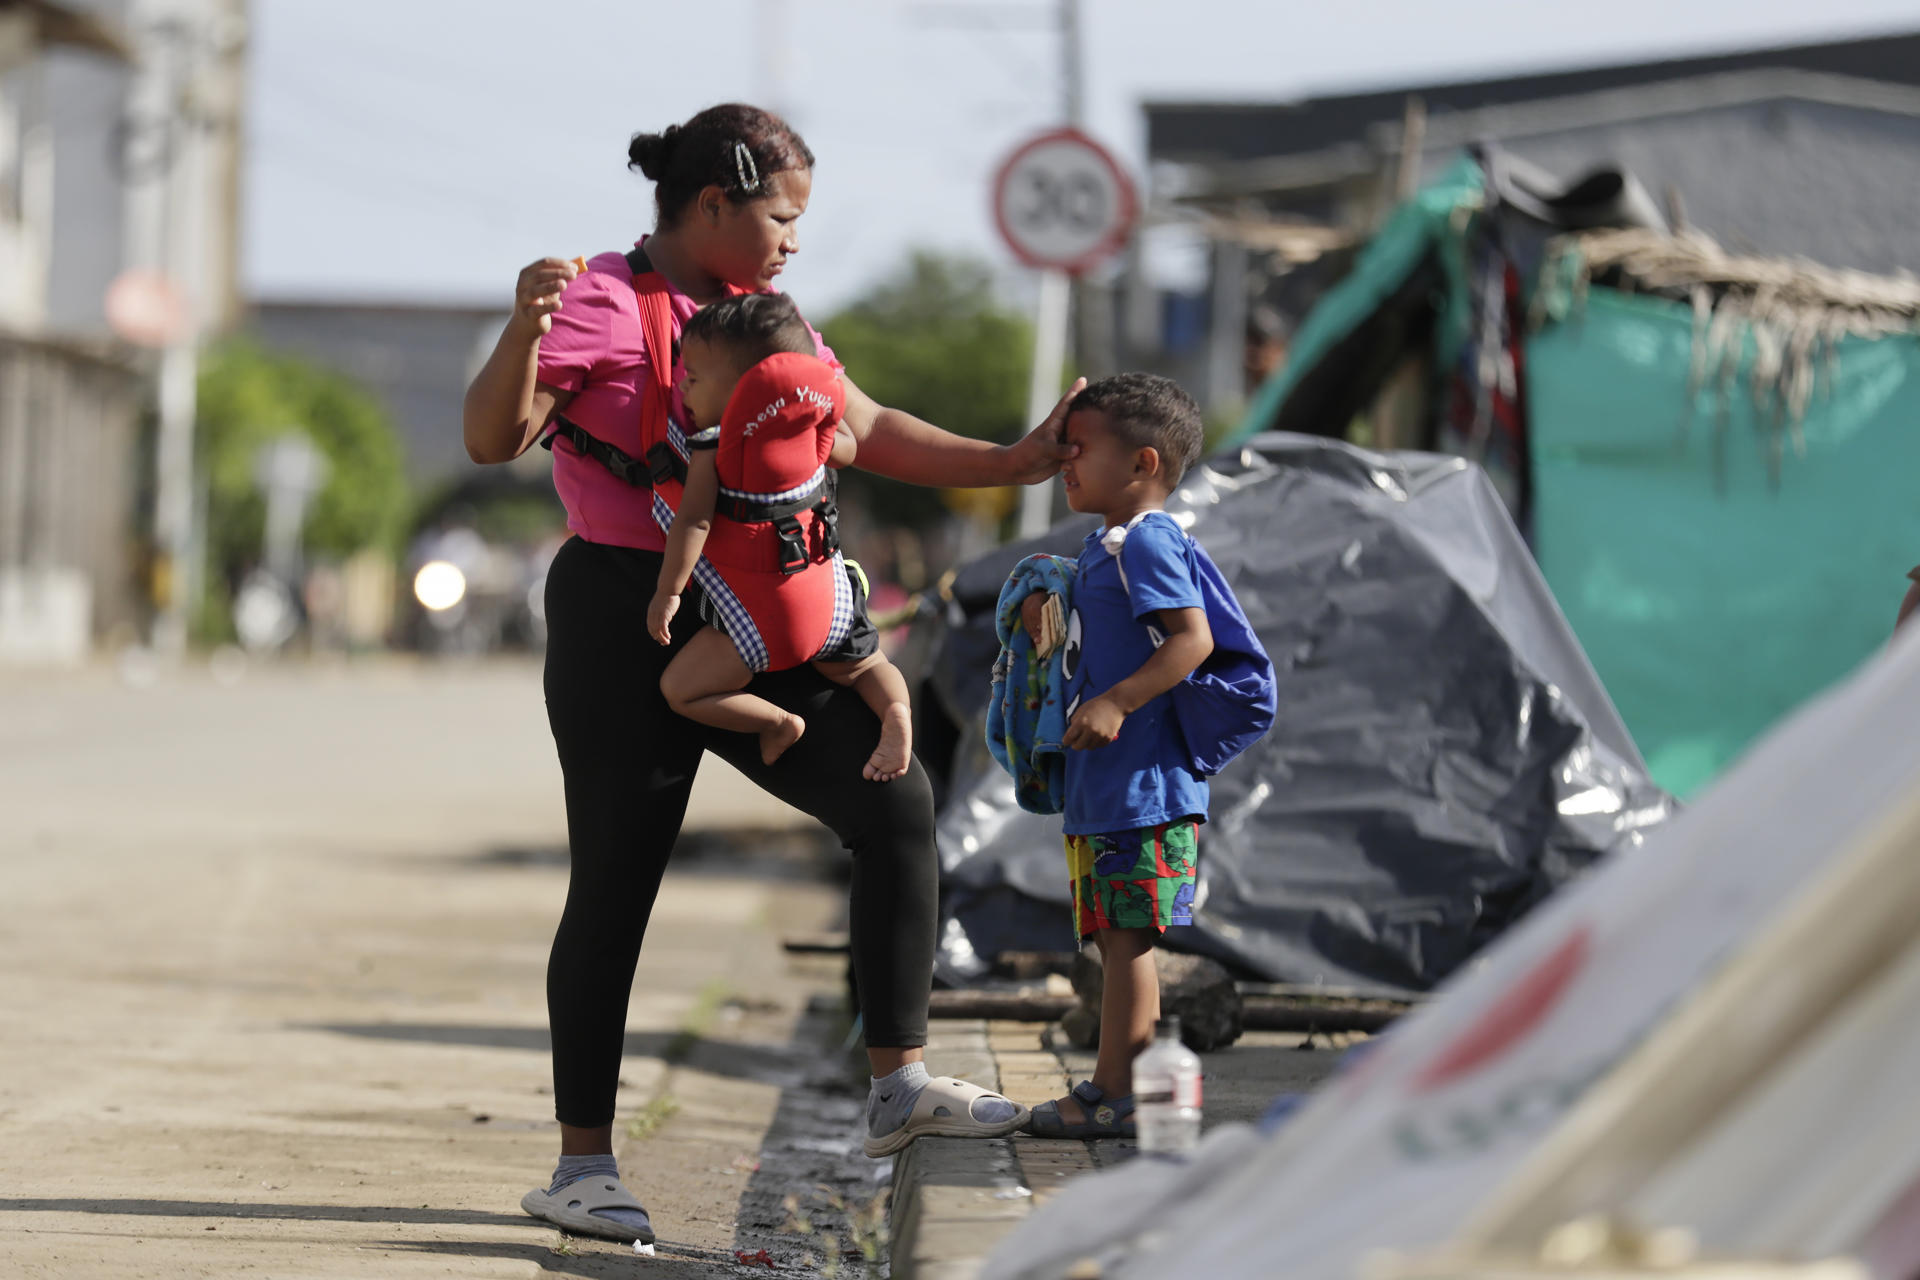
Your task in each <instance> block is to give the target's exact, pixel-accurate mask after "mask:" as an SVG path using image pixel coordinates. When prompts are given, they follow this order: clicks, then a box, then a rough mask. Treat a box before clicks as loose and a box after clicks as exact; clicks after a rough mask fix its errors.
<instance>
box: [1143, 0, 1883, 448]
mask: <svg viewBox="0 0 1920 1280" xmlns="http://www.w3.org/2000/svg"><path fill="white" fill-rule="evenodd" d="M1145 110H1146V118H1147V146H1148V154H1149V158H1150V162H1151V164H1152V169H1153V186H1152V199H1151V203H1152V210H1153V216H1154V217H1155V218H1157V219H1159V220H1162V221H1168V220H1171V221H1179V222H1184V223H1186V224H1188V225H1190V226H1192V227H1194V228H1195V229H1196V230H1198V231H1199V232H1200V233H1201V234H1202V235H1203V236H1204V237H1205V239H1206V242H1207V245H1208V255H1209V270H1208V283H1207V286H1206V290H1205V292H1204V293H1201V294H1197V295H1190V296H1175V297H1162V298H1159V299H1155V300H1153V302H1152V303H1150V304H1148V305H1144V306H1141V305H1136V306H1134V307H1132V308H1130V310H1129V314H1128V325H1127V328H1126V332H1127V333H1128V335H1129V337H1130V339H1131V341H1133V342H1134V343H1136V344H1138V345H1139V346H1140V347H1141V348H1142V349H1153V348H1162V349H1171V350H1172V351H1174V352H1176V353H1181V352H1184V353H1186V355H1185V359H1186V361H1187V363H1188V365H1189V366H1190V368H1189V376H1193V377H1194V379H1195V385H1197V386H1200V387H1203V388H1204V389H1205V391H1206V397H1205V398H1206V400H1207V403H1208V407H1209V409H1210V410H1214V411H1227V410H1228V408H1229V406H1231V405H1232V403H1233V402H1235V401H1237V400H1238V399H1239V397H1240V395H1241V393H1242V392H1243V390H1244V387H1243V384H1242V380H1241V376H1240V372H1239V371H1240V368H1241V356H1242V350H1243V346H1244V344H1245V342H1246V327H1247V325H1246V321H1247V316H1248V309H1249V307H1250V306H1255V307H1257V306H1260V305H1262V304H1265V305H1269V306H1275V307H1277V308H1278V309H1280V310H1281V311H1283V312H1286V313H1289V314H1291V315H1292V316H1293V317H1295V318H1297V317H1298V316H1299V315H1301V314H1303V313H1304V311H1305V310H1306V308H1307V307H1308V306H1310V305H1311V303H1312V301H1313V300H1314V297H1315V296H1316V294H1317V292H1318V291H1319V289H1320V288H1323V287H1324V286H1325V284H1326V283H1327V282H1329V281H1330V280H1331V279H1336V278H1338V275H1339V274H1340V272H1341V270H1342V269H1343V267H1344V259H1343V256H1342V255H1343V254H1344V252H1345V248H1346V246H1348V245H1350V244H1351V243H1353V241H1354V240H1355V239H1356V238H1358V237H1360V236H1363V235H1364V234H1365V233H1366V232H1367V231H1369V230H1370V229H1371V228H1372V227H1374V226H1375V225H1377V223H1378V221H1379V219H1380V218H1381V217H1382V216H1383V215H1384V213H1385V212H1386V211H1387V210H1388V209H1389V208H1391V207H1392V206H1393V204H1394V203H1395V202H1396V200H1397V199H1398V198H1399V197H1400V196H1402V195H1404V194H1405V193H1407V192H1408V191H1410V190H1411V189H1412V188H1413V187H1415V186H1417V185H1419V184H1420V183H1422V182H1424V181H1425V180H1427V179H1430V178H1431V177H1432V176H1434V175H1435V174H1436V173H1438V172H1439V171H1440V170H1441V169H1442V168H1443V167H1444V166H1445V165H1446V164H1447V163H1448V162H1449V161H1450V160H1451V159H1452V158H1453V157H1454V156H1456V155H1458V154H1459V152H1460V151H1461V150H1462V149H1464V148H1466V147H1468V146H1471V145H1475V144H1482V143H1490V144H1494V145H1496V146H1497V147H1498V148H1500V149H1501V150H1503V151H1505V152H1507V153H1509V154H1512V155H1514V156H1517V157H1519V158H1520V159H1521V160H1522V161H1525V162H1528V163H1530V164H1532V165H1534V166H1537V167H1538V168H1539V169H1541V170H1544V171H1546V172H1547V173H1548V174H1551V175H1555V176H1557V177H1558V178H1560V179H1563V180H1573V179H1577V178H1578V177H1579V176H1580V175H1582V174H1584V173H1586V172H1589V171H1591V170H1594V169H1597V168H1602V167H1610V168H1616V169H1620V170H1624V171H1625V172H1627V173H1628V174H1631V175H1632V176H1633V177H1634V178H1636V179H1638V182H1639V184H1640V185H1641V187H1643V188H1644V189H1645V191H1647V192H1648V193H1650V194H1651V195H1652V197H1653V198H1654V200H1655V201H1656V202H1658V203H1659V204H1660V205H1661V206H1662V207H1663V208H1665V209H1666V210H1667V211H1668V212H1669V214H1670V215H1672V216H1674V217H1676V218H1678V219H1681V220H1684V221H1686V222H1687V223H1689V224H1691V225H1694V226H1698V227H1700V228H1702V229H1704V230H1706V231H1707V232H1709V233H1710V234H1712V235H1713V236H1714V237H1715V238H1716V239H1718V240H1719V241H1720V242H1722V243H1724V244H1726V245H1728V246H1729V247H1730V248H1732V249H1735V250H1738V251H1745V252H1752V253H1760V254H1769V255H1786V256H1801V257H1806V258H1810V259H1813V260H1814V261H1817V262H1821V263H1824V264H1826V265H1829V266H1836V267H1852V268H1858V269H1861V270H1866V271H1872V272H1878V273H1883V274H1884V273H1892V272H1895V271H1897V270H1901V269H1908V270H1912V269H1920V237H1916V236H1915V235H1914V234H1913V231H1912V214H1913V209H1914V207H1915V201H1916V199H1920V33H1912V34H1899V35H1886V36H1878V37H1872V38H1866V39H1857V40H1848V41H1840V42H1832V43H1824V44H1812V45H1796V46H1791V47H1785V48H1775V49H1762V50H1755V51H1750V52H1742V53H1731V54H1723V55H1717V56H1711V57H1697V58H1680V59H1671V60H1660V61H1647V62H1637V63H1623V64H1619V65H1615V66H1607V67H1597V68H1589V69H1583V70H1573V71H1561V72H1550V73H1543V74H1537V75H1522V76H1507V77H1501V78H1497V79H1487V80H1477V81H1466V82H1459V83H1446V84H1423V85H1407V86H1404V87H1399V88H1387V89H1380V90H1376V91H1372V92H1368V93H1359V94H1348V95H1341V96H1332V97H1322V98H1309V99H1305V100H1302V101H1295V102H1279V103H1264V104H1262V103H1231V104H1229V103H1207V102H1153V103H1148V104H1147V105H1146V108H1145ZM1329 255H1332V257H1331V261H1326V259H1327V258H1328V256H1329ZM1316 264H1319V265H1318V266H1317V267H1316ZM1155 325H1158V326H1159V328H1158V329H1157V330H1156V329H1155V328H1154V327H1153V326H1155Z"/></svg>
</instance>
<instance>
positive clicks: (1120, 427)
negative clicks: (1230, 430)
mask: <svg viewBox="0 0 1920 1280" xmlns="http://www.w3.org/2000/svg"><path fill="white" fill-rule="evenodd" d="M1073 408H1075V409H1098V410H1100V411H1101V412H1102V413H1104V414H1106V415H1107V421H1108V422H1111V423H1112V424H1113V429H1114V430H1115V431H1117V432H1119V434H1120V438H1121V439H1122V440H1124V441H1126V442H1127V444H1128V445H1129V446H1130V447H1132V448H1135V449H1146V448H1152V449H1156V450H1158V451H1159V453H1160V474H1161V475H1163V476H1165V477H1166V482H1167V489H1168V490H1169V491H1171V490H1173V489H1174V488H1176V487H1177V486H1178V485H1179V484H1180V479H1181V477H1182V476H1184V475H1186V474H1187V468H1188V467H1191V466H1192V465H1193V464H1194V463H1196V462H1198V461H1199V460H1200V452H1201V449H1202V448H1203V447H1204V446H1205V444H1206V436H1207V433H1206V427H1205V426H1204V424H1203V423H1202V422H1201V419H1200V406H1199V405H1197V404H1195V403H1194V402H1193V397H1192V396H1190V395H1188V394H1187V393H1186V392H1185V391H1184V390H1183V389H1182V388H1181V386H1180V384H1179V383H1177V382H1175V381H1174V380H1173V379H1171V378H1162V377H1160V376H1159V375H1158V374H1152V373H1116V374H1114V375H1113V376H1112V377H1110V378H1101V379H1100V380H1099V381H1097V382H1091V383H1088V384H1087V388H1086V390H1084V391H1082V392H1081V393H1080V394H1079V395H1077V396H1075V397H1074V398H1073Z"/></svg>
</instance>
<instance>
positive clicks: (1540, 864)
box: [918, 436, 1669, 993]
mask: <svg viewBox="0 0 1920 1280" xmlns="http://www.w3.org/2000/svg"><path fill="white" fill-rule="evenodd" d="M1168 509H1169V510H1170V511H1172V512H1174V513H1175V515H1176V516H1177V517H1178V518H1180V519H1181V520H1182V521H1183V522H1185V523H1188V524H1189V526H1190V531H1191V532H1192V534H1193V535H1194V536H1195V537H1196V538H1198V539H1199V540H1200V542H1201V543H1202V545H1204V546H1205V547H1206V548H1207V550H1208V552H1209V553H1210V554H1211V555H1212V557H1213V558H1214V560H1215V561H1216V562H1217V563H1218V564H1219V566H1220V569H1221V571H1222V573H1223V574H1224V575H1225V576H1226V578H1227V579H1228V581H1229V582H1230V583H1231V584H1232V585H1233V588H1234V591H1235V593H1236V595H1237V596H1238V597H1239V599H1240V601H1241V604H1242V605H1243V606H1244V607H1245V609H1246V611H1247V614H1248V618H1249V620H1250V621H1251V622H1252V623H1253V625H1254V627H1255V628H1256V630H1257V631H1258V632H1259V634H1260V637H1261V640H1262V643H1263V644H1265V646H1266V648H1267V650H1268V652H1269V653H1270V654H1271V655H1272V657H1273V659H1274V663H1275V666H1276V668H1277V671H1278V675H1279V695H1280V710H1279V717H1278V721H1277V723H1276V725H1275V727H1274V729H1273V730H1272V732H1271V733H1270V734H1268V736H1267V737H1266V738H1265V739H1264V740H1263V741H1262V742H1260V743H1259V744H1258V745H1257V746H1255V747H1254V748H1253V749H1251V750H1250V751H1249V752H1248V753H1247V754H1245V755H1243V756H1242V757H1240V758H1239V759H1238V760H1237V761H1235V762H1234V763H1233V764H1232V765H1230V766H1229V767H1228V769H1227V770H1226V771H1225V772H1224V773H1222V774H1221V775H1220V776H1219V777H1217V778H1215V779H1214V780H1213V800H1212V817H1211V821H1209V822H1208V823H1207V825H1206V826H1204V827H1203V828H1202V829H1201V836H1200V891H1199V894H1198V899H1197V911H1196V919H1195V924H1194V925H1193V926H1192V927H1191V928H1186V927H1182V928H1179V929H1175V930H1172V931H1170V932H1169V934H1168V942H1169V945H1172V946H1175V947H1178V948H1181V949H1184V950H1190V951H1195V952H1199V953H1202V954H1206V955H1211V956H1213V957H1215V958H1217V959H1219V960H1222V961H1224V962H1225V963H1227V964H1228V965H1229V966H1230V967H1232V968H1233V969H1235V970H1237V971H1238V972H1240V973H1242V974H1244V975H1248V976H1253V977H1258V978H1263V979H1267V980H1270V981H1283V982H1296V983H1318V984H1326V985H1334V986H1342V987H1356V988H1361V989H1366V990H1370V991H1377V992H1384V993H1405V992H1412V991H1424V990H1426V989H1428V988H1430V987H1431V986H1433V985H1434V983H1436V982H1438V981H1439V980H1440V979H1441V978H1443V977H1445V976H1446V975H1447V974H1449V973H1451V972H1453V971H1454V970H1455V969H1456V968H1457V967H1458V966H1459V965H1461V964H1462V963H1463V962H1464V961H1465V960H1466V959H1467V958H1468V957H1469V956H1471V955H1473V954H1474V953H1475V952H1476V951H1477V950H1478V949H1479V948H1480V947H1482V946H1484V945H1485V944H1486V943H1487V942H1488V941H1489V940H1490V939H1492V938H1493V937H1494V936H1496V935H1497V934H1498V933H1500V932H1501V931H1502V930H1503V929H1505V928H1507V927H1508V926H1509V925H1511V924H1512V923H1513V922H1514V921H1515V920H1517V919H1519V918H1520V917H1521V916H1522V915H1523V914H1525V912H1526V911H1527V910H1529V909H1530V908H1531V907H1532V906H1533V905H1534V904H1535V903H1537V902H1538V901H1540V900H1541V899H1542V898H1544V897H1545V896H1546V895H1547V894H1548V893H1550V892H1551V891H1552V890H1554V889H1555V888H1556V887H1557V886H1559V885H1561V884H1562V883H1564V882H1565V881H1567V880H1568V879H1569V878H1571V877H1573V876H1574V875H1576V874H1577V873H1578V872H1579V871H1580V870H1581V869H1582V868H1584V867H1586V866H1587V865H1589V864H1590V863H1592V862H1593V861H1594V860H1595V859H1597V858H1599V857H1601V856H1602V855H1603V854H1605V853H1607V852H1608V851H1609V850H1611V849H1614V848H1616V847H1617V846H1619V845H1621V844H1622V843H1631V842H1633V841H1634V840H1637V839H1638V838H1639V836H1640V834H1641V833H1642V832H1644V831H1645V830H1646V829H1648V828H1649V827H1652V826H1654V825H1657V824H1658V823H1659V822H1661V821H1663V820H1664V819H1665V818H1666V817H1667V815H1668V812H1669V801H1668V799H1667V797H1666V795H1665V794H1664V793H1663V792H1661V791H1660V790H1659V789H1658V788H1656V787H1655V786H1653V785H1652V784H1651V783H1650V782H1649V781H1648V779H1647V777H1646V773H1645V767H1644V765H1643V764H1642V763H1641V760H1640V757H1639V754H1638V753H1637V752H1636V751H1635V750H1634V745H1633V741H1632V739H1631V738H1630V737H1629V736H1628V734H1627V732H1626V729H1625V728H1624V727H1623V726H1622V725H1621V723H1620V720H1619V717H1618V716H1617V715H1616V714H1615V713H1614V710H1613V707H1612V704H1611V703H1610V702H1609V701H1608V700H1607V695H1606V691H1605V690H1604V689H1603V688H1602V687H1601V685H1600V682H1599V681H1598V680H1597V679H1596V678H1595V676H1594V674H1593V671H1592V669H1591V667H1589V666H1588V664H1587V661H1586V658H1585V657H1584V656H1583V655H1582V654H1581V652H1580V648H1579V646H1578V645H1577V644H1576V643H1575V642H1574V641H1573V639H1572V636H1571V634H1570V632H1569V631H1568V629H1567V626H1566V623H1565V621H1564V620H1563V619H1562V618H1561V616H1560V612H1559V610H1558V609H1557V608H1556V607H1555V605H1554V602H1553V599H1552V596H1551V595H1550V594H1549V593H1548V592H1547V590H1546V587H1545V585H1544V584H1543V583H1542V582H1541V580H1540V576H1539V573H1538V571H1537V570H1536V569H1535V568H1534V565H1533V562H1532V559H1531V558H1530V557H1529V556H1528V554H1527V551H1526V548H1525V547H1524V546H1523V545H1522V544H1521V542H1520V539H1519V536H1518V534H1517V533H1516V532H1515V530H1514V527H1513V524H1512V521H1511V520H1510V519H1509V518H1508V516H1507V513H1506V510H1505V508H1504V507H1503V506H1502V505H1501V503H1500V500H1499V498H1498V497H1497V496H1496V495H1495V493H1494V492H1493V490H1492V488H1491V487H1490V486H1489V485H1488V483H1487V479H1486V477H1485V475H1484V474H1483V473H1482V472H1481V471H1480V470H1479V469H1478V468H1476V467H1474V466H1472V465H1471V464H1468V463H1466V462H1464V461H1462V460H1460V459H1457V458H1444V457H1438V456H1433V455H1425V454H1408V453H1401V454H1392V455H1388V454H1377V453H1372V452H1369V451H1366V450H1362V449H1358V448H1355V447H1354V446H1351V445H1347V444H1344V443H1339V442H1335V441H1329V440H1321V439H1310V438H1305V437H1297V436H1268V437H1261V438H1260V439H1258V440H1256V441H1254V442H1252V443H1251V444H1249V445H1248V446H1246V447H1245V448H1244V449H1242V450H1238V451H1235V452H1234V453H1232V454H1229V455H1225V456H1222V457H1218V458H1216V459H1214V460H1213V461H1212V462H1210V463H1209V464H1207V465H1206V466H1204V467H1200V468H1196V470H1195V471H1194V472H1193V474H1192V475H1191V476H1190V477H1189V478H1188V480H1187V481H1186V482H1185V483H1184V484H1183V485H1182V488H1181V490H1180V492H1179V493H1178V494H1177V495H1175V498H1174V500H1173V502H1172V503H1170V504H1169V508H1168ZM1093 523H1094V522H1093V520H1092V518H1091V517H1088V518H1085V519H1080V520H1075V521H1072V522H1068V523H1066V524H1063V525H1061V526H1059V527H1057V528H1056V529H1054V530H1053V531H1051V532H1050V533H1049V534H1047V535H1046V536H1044V537H1042V538H1038V539H1035V540H1032V541H1029V542H1025V543H1020V544H1017V545H1014V546H1009V547H1005V548H1001V549H1000V550H998V551H996V552H994V553H991V554H989V555H987V556H984V557H981V558H980V559H977V560H975V561H973V562H971V563H969V564H968V565H966V566H965V567H964V568H963V569H962V570H961V571H960V572H959V573H958V574H957V575H956V577H955V579H954V581H953V583H952V585H951V589H950V596H951V600H950V603H949V606H948V608H947V610H946V611H945V615H944V616H942V617H938V618H934V617H925V618H923V619H922V620H921V622H920V624H919V628H918V629H919V631H920V633H921V634H920V636H919V640H920V642H921V643H922V644H931V645H933V646H935V650H936V651H935V653H934V654H933V656H932V657H931V659H924V660H923V665H924V666H925V668H926V672H927V673H926V675H925V677H924V683H923V689H922V694H921V697H920V698H919V699H918V701H919V702H920V703H921V705H922V715H923V719H926V718H931V717H934V716H938V717H939V718H941V719H944V720H946V721H947V722H949V723H950V724H951V725H954V726H959V728H958V733H957V739H956V741H955V746H954V749H953V752H952V755H951V759H950V760H948V761H947V762H946V764H945V767H944V768H943V769H942V768H940V767H939V764H940V761H939V759H938V756H939V753H938V752H934V753H933V754H934V756H935V763H936V772H937V773H939V774H940V776H941V777H942V779H943V780H944V782H945V784H946V785H945V801H944V804H943V806H942V808H941V811H940V819H939V841H940V849H941V857H942V859H943V864H944V875H943V911H944V913H945V921H944V927H943V932H942V939H941V951H940V961H939V962H940V966H941V972H942V975H943V976H944V977H945V978H946V979H947V980H948V981H951V982H954V983H965V982H969V981H971V980H974V979H976V978H978V977H980V976H981V975H982V973H983V972H984V971H985V969H986V966H987V964H988V963H989V962H990V961H991V960H992V959H993V958H994V957H995V956H996V955H998V954H999V953H1001V952H1004V951H1010V950H1012V951H1033V950H1050V951H1062V950H1070V949H1071V948H1072V947H1073V946H1074V945H1075V939H1074V936H1073V931H1072V924H1071V916H1070V912H1069V909H1068V891H1067V879H1066V864H1065V858H1064V854H1063V853H1062V850H1061V835H1060V831H1061V827H1060V820H1059V819H1058V818H1057V817H1051V818H1046V817H1039V816H1036V815H1033V814H1029V813H1025V812H1023V811H1022V810H1020V809H1019V808H1018V806H1017V805H1016V803H1015V801H1014V795H1013V787H1012V784H1011V781H1010V780H1009V779H1008V778H1007V776H1006V775H1005V774H1004V773H1002V772H1001V771H1000V769H999V768H997V767H996V766H995V765H994V763H993V761H992V759H991V757H990V756H989V755H988V753H987V750H986V745H985V740H984V735H983V727H984V721H985V708H986V698H987V691H988V673H989V669H990V668H991V666H992V663H993V658H994V655H995V652H996V650H997V640H996V638H995V633H994V620H993V613H994V604H995V601H996V599H997V597H998V594H999V591H1000V587H1001V585H1002V583H1003V582H1004V581H1005V580H1006V576H1007V572H1008V570H1009V569H1010V568H1011V566H1012V565H1013V564H1014V563H1016V562H1017V561H1018V560H1019V559H1021V558H1022V557H1024V556H1026V555H1028V554H1031V553H1033V552H1035V551H1039V550H1046V551H1050V552H1054V553H1056V554H1065V555H1077V554H1078V553H1079V550H1080V545H1081V540H1082V538H1083V537H1084V535H1085V534H1086V532H1087V531H1088V530H1089V529H1090V528H1092V527H1093ZM928 736H929V737H934V736H936V735H928Z"/></svg>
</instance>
